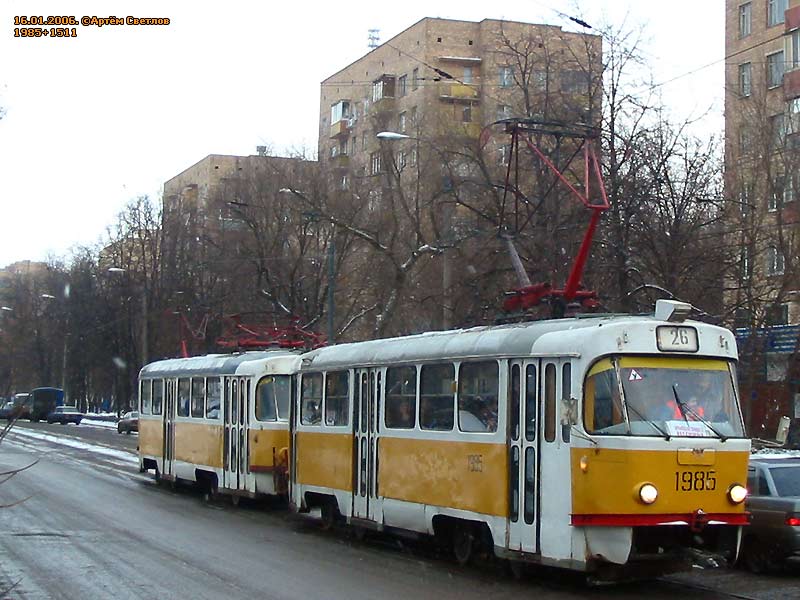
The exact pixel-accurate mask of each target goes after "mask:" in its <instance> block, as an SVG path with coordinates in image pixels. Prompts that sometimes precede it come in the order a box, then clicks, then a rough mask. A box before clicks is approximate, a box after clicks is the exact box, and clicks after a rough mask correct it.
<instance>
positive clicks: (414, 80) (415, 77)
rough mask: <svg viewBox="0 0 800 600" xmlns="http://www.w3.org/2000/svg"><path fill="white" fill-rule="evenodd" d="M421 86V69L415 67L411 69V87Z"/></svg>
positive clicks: (413, 88)
mask: <svg viewBox="0 0 800 600" xmlns="http://www.w3.org/2000/svg"><path fill="white" fill-rule="evenodd" d="M418 87H419V69H418V68H415V69H414V70H413V71H411V89H412V90H415V89H417V88H418Z"/></svg>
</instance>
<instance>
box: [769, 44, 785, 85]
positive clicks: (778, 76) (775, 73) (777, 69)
mask: <svg viewBox="0 0 800 600" xmlns="http://www.w3.org/2000/svg"><path fill="white" fill-rule="evenodd" d="M783 69H784V62H783V50H781V51H780V52H773V53H772V54H767V87H770V88H774V87H778V86H779V85H781V84H782V83H783Z"/></svg>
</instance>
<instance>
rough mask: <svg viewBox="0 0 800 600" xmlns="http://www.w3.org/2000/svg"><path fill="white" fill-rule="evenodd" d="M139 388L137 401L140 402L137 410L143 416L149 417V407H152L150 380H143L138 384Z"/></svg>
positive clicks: (151, 384)
mask: <svg viewBox="0 0 800 600" xmlns="http://www.w3.org/2000/svg"><path fill="white" fill-rule="evenodd" d="M140 386H141V387H140V390H139V399H140V400H141V406H140V407H139V410H140V411H142V414H143V415H149V414H150V407H151V406H152V389H153V381H152V380H151V379H144V380H142V381H141V382H140Z"/></svg>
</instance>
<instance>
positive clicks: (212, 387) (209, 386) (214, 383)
mask: <svg viewBox="0 0 800 600" xmlns="http://www.w3.org/2000/svg"><path fill="white" fill-rule="evenodd" d="M219 392H220V385H219V378H218V377H213V378H212V377H209V378H208V379H206V419H219V404H220V393H219Z"/></svg>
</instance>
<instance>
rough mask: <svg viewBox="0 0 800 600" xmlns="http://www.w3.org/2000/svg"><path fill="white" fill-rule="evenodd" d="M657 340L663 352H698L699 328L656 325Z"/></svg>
mask: <svg viewBox="0 0 800 600" xmlns="http://www.w3.org/2000/svg"><path fill="white" fill-rule="evenodd" d="M656 342H657V344H658V349H659V350H661V351H662V352H697V347H698V345H697V330H696V329H695V328H694V327H680V326H662V327H656Z"/></svg>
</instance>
